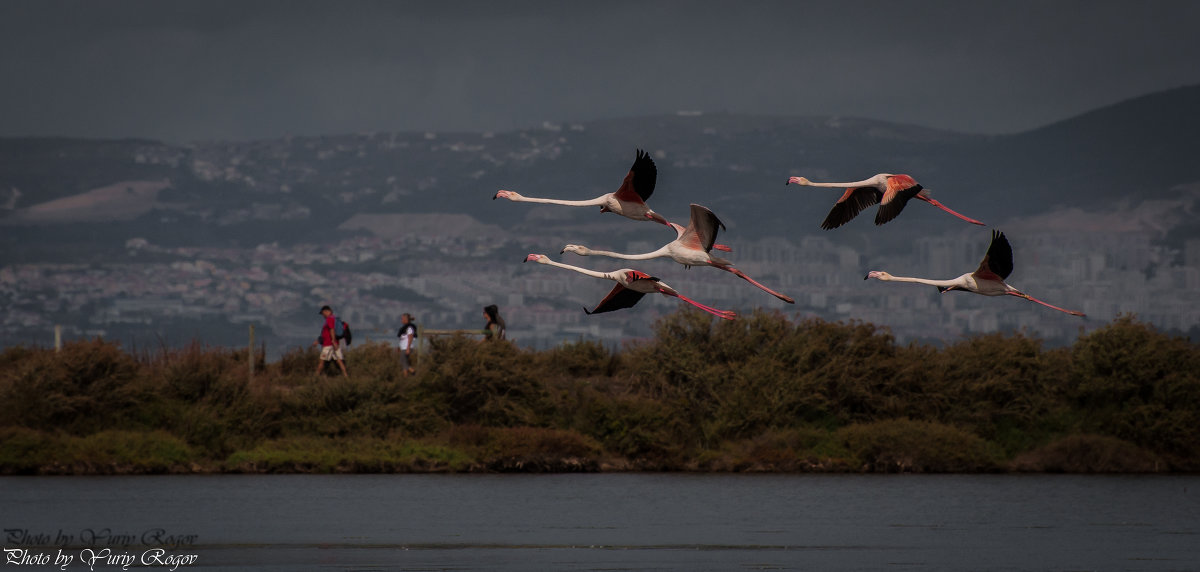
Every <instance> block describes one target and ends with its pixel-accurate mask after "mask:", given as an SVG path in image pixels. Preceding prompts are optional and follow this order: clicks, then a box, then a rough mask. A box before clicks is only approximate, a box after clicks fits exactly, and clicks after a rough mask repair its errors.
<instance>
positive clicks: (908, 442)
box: [836, 419, 1000, 473]
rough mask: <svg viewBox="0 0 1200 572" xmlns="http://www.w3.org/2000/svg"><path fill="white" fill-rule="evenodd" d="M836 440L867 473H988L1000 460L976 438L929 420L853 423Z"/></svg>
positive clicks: (996, 454)
mask: <svg viewBox="0 0 1200 572" xmlns="http://www.w3.org/2000/svg"><path fill="white" fill-rule="evenodd" d="M836 438H837V439H838V440H839V441H840V443H841V444H842V445H843V446H844V447H845V448H846V450H847V451H848V452H849V453H850V455H852V456H853V458H855V459H857V460H858V461H860V462H861V463H862V465H861V466H862V468H863V470H865V471H870V472H881V473H907V472H914V473H946V472H978V471H989V470H994V469H996V468H997V460H998V459H999V457H1000V453H999V451H998V450H996V449H995V447H994V446H989V444H988V443H987V442H986V441H984V440H983V439H981V438H979V437H978V436H977V435H974V434H972V433H968V432H966V431H963V430H961V429H958V428H956V427H951V426H949V425H942V424H940V423H932V422H929V421H911V420H908V419H894V420H889V421H876V422H874V423H856V424H853V425H849V426H846V427H843V428H841V429H839V430H838V431H837V433H836Z"/></svg>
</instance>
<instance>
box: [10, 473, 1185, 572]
mask: <svg viewBox="0 0 1200 572" xmlns="http://www.w3.org/2000/svg"><path fill="white" fill-rule="evenodd" d="M0 525H2V526H3V528H4V529H5V538H4V548H6V549H13V548H26V549H27V550H28V552H27V553H26V554H27V555H39V554H41V555H44V557H45V558H50V559H53V558H54V557H57V556H58V551H59V548H58V547H57V546H56V544H66V546H67V547H66V548H63V549H62V554H63V555H70V556H73V560H74V562H72V563H71V564H70V565H68V566H67V568H66V569H67V570H72V569H74V570H87V569H88V566H87V564H86V563H81V562H80V559H81V558H87V557H90V556H94V555H95V554H96V552H86V550H94V551H99V550H101V549H102V548H103V547H105V546H108V547H109V548H110V550H111V552H109V553H107V554H108V555H109V557H110V558H111V557H115V556H121V555H129V556H130V557H131V558H135V559H139V560H140V559H142V558H147V556H146V554H145V553H146V552H147V551H153V550H155V549H158V550H159V551H158V552H153V553H151V554H150V555H149V556H148V558H149V560H148V562H150V563H152V564H157V563H159V562H163V563H167V564H170V563H171V561H169V560H167V558H168V557H170V556H175V557H176V558H185V557H186V556H188V555H195V556H196V562H195V563H192V564H186V565H183V566H178V567H177V569H178V570H194V569H201V568H203V569H210V570H211V569H229V570H263V569H269V570H422V571H426V570H663V571H694V570H809V571H837V570H856V571H857V570H863V571H869V570H889V571H890V570H899V571H913V570H995V571H1044V570H1062V571H1083V570H1152V571H1168V570H1169V571H1184V570H1186V571H1197V570H1200V476H1066V475H1036V476H1012V475H919V476H916V475H914V476H874V475H725V474H721V475H690V474H589V475H245V476H242V475H210V476H148V477H146V476H143V477H3V478H0ZM11 556H12V555H11V554H10V555H9V557H10V558H11ZM156 559H157V560H156ZM185 559H186V558H185ZM119 564H120V563H119V562H115V561H114V562H112V563H109V561H106V560H103V559H98V560H95V562H94V570H97V571H99V570H120V569H121V566H120V565H119ZM135 567H140V565H139V564H136V563H135V564H134V565H132V566H130V567H129V569H134V568H135ZM171 567H172V566H170V565H166V566H162V567H161V568H158V569H164V570H169V569H170V568H171ZM4 568H5V569H10V568H11V569H12V570H18V569H22V570H37V569H45V570H50V569H58V568H57V567H55V566H53V565H52V564H46V565H39V564H27V565H24V566H19V567H18V566H13V565H9V566H5V567H4Z"/></svg>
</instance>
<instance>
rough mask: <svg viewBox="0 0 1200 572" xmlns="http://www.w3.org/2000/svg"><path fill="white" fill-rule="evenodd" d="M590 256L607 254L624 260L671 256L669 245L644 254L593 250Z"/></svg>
mask: <svg viewBox="0 0 1200 572" xmlns="http://www.w3.org/2000/svg"><path fill="white" fill-rule="evenodd" d="M588 254H589V255H590V256H607V257H609V258H620V259H623V260H649V259H651V258H662V257H664V256H670V253H668V252H667V247H665V246H664V247H662V248H660V249H658V250H655V251H654V252H643V253H642V254H622V253H620V252H609V251H607V250H593V251H591V252H589V253H588Z"/></svg>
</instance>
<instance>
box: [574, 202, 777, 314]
mask: <svg viewBox="0 0 1200 572" xmlns="http://www.w3.org/2000/svg"><path fill="white" fill-rule="evenodd" d="M671 228H674V229H675V233H676V238H675V240H673V241H671V242H669V243H667V244H666V245H665V246H663V247H662V248H659V249H658V250H655V251H653V252H646V253H643V254H622V253H619V252H609V251H607V250H592V249H590V248H588V247H586V246H582V245H578V244H568V245H566V246H565V247H563V249H562V252H564V253H565V252H574V253H575V254H578V255H580V256H608V257H610V258H620V259H624V260H649V259H651V258H670V259H671V260H674V261H675V262H678V263H680V264H682V265H684V266H686V267H688V268H690V267H692V266H711V267H713V268H717V269H720V270H724V271H726V272H729V273H731V274H734V275H735V276H737V277H739V278H741V279H743V280H745V281H747V282H749V283H751V284H753V285H754V286H756V287H758V288H759V289H761V290H763V291H764V292H767V293H768V294H771V295H772V296H775V297H776V298H779V299H780V300H783V301H784V302H787V303H788V304H795V303H796V301H795V300H793V299H792V298H790V297H788V296H785V295H783V294H780V293H779V292H776V291H774V290H772V289H770V288H767V287H766V286H763V285H762V284H760V283H758V282H757V281H755V280H754V279H753V278H750V277H749V276H746V274H745V273H743V272H742V271H741V270H738V269H737V268H734V267H733V263H732V262H730V261H728V260H725V259H723V258H718V257H716V256H713V255H712V252H711V251H712V250H713V249H714V248H717V249H718V250H720V248H718V247H720V246H722V245H718V244H715V242H716V239H717V232H718V228H719V229H724V228H725V225H724V224H723V223H722V222H721V220H720V219H718V218H717V215H715V214H713V212H712V211H710V210H708V209H707V208H705V207H703V206H700V205H697V204H693V205H691V220H690V221H689V222H688V225H687V227H686V228H685V227H682V226H679V225H677V224H675V223H671ZM724 250H728V247H725V249H724Z"/></svg>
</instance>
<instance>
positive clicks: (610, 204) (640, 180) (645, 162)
mask: <svg viewBox="0 0 1200 572" xmlns="http://www.w3.org/2000/svg"><path fill="white" fill-rule="evenodd" d="M657 180H658V167H656V166H655V165H654V159H651V158H650V154H649V153H646V152H645V151H642V150H641V149H638V150H637V155H636V158H635V159H634V161H633V166H632V167H630V168H629V173H628V174H626V175H625V180H624V181H622V182H621V188H619V189H617V190H616V192H613V193H605V194H603V195H600V196H598V197H596V198H594V199H590V200H586V201H566V200H560V199H540V198H534V197H526V196H523V195H521V194H520V193H517V192H515V191H506V190H500V191H496V194H495V195H494V196H492V200H496V199H499V198H505V199H508V200H510V201H515V202H522V203H544V204H550V205H565V206H569V207H590V206H597V205H598V206H599V207H600V212H613V213H617V214H619V215H621V216H623V217H626V218H631V219H633V220H652V221H655V222H658V223H661V224H665V225H670V224H671V223H669V222H667V219H665V218H663V217H662V215H660V214H658V213H656V212H654V211H653V210H651V209H650V207H648V206H646V201H647V200H649V199H650V195H651V194H653V193H654V185H655V182H656V181H657Z"/></svg>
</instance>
